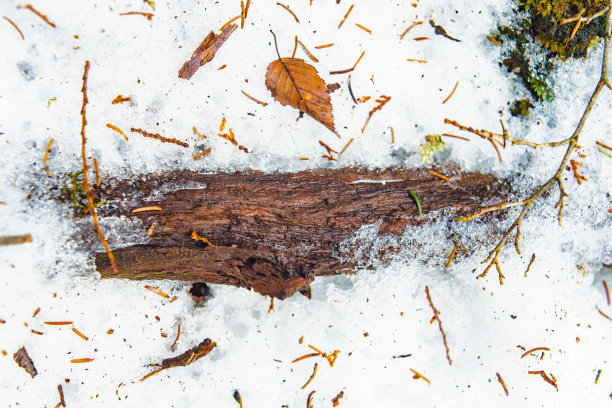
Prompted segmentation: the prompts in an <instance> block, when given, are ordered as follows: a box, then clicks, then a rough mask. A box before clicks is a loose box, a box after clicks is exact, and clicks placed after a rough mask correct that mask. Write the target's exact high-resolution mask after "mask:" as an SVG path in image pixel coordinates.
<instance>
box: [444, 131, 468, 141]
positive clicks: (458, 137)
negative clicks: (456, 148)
mask: <svg viewBox="0 0 612 408" xmlns="http://www.w3.org/2000/svg"><path fill="white" fill-rule="evenodd" d="M442 136H446V137H452V138H455V139H461V140H467V141H468V142H469V141H470V139H468V138H467V137H463V136H456V135H451V134H450V133H442Z"/></svg>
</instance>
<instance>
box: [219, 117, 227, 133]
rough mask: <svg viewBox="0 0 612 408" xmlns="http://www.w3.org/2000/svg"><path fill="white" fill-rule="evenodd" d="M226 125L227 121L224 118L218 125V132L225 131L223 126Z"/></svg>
mask: <svg viewBox="0 0 612 408" xmlns="http://www.w3.org/2000/svg"><path fill="white" fill-rule="evenodd" d="M226 123H227V119H226V118H225V117H223V118H221V124H220V125H219V130H220V131H221V132H223V131H224V130H225V124H226Z"/></svg>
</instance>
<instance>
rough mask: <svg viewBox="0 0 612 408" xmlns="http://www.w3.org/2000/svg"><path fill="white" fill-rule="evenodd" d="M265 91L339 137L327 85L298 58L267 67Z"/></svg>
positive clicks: (315, 71) (283, 59)
mask: <svg viewBox="0 0 612 408" xmlns="http://www.w3.org/2000/svg"><path fill="white" fill-rule="evenodd" d="M266 87H267V88H268V89H269V90H270V92H272V96H273V97H274V99H275V100H277V101H278V102H280V103H281V104H282V105H285V106H286V105H289V106H292V107H294V108H296V109H298V110H299V111H300V112H303V113H306V114H308V115H309V116H311V117H312V118H313V119H315V120H316V121H317V122H319V123H321V124H322V125H324V126H325V127H326V128H328V129H329V130H331V131H332V132H334V133H335V134H336V136H338V137H340V135H339V134H338V132H336V128H335V125H334V115H333V113H332V105H331V99H330V97H329V90H328V88H327V87H326V85H325V81H324V80H323V79H322V78H321V77H320V76H319V74H318V73H317V70H316V69H315V67H313V66H312V65H310V64H308V63H306V62H304V60H301V59H298V58H282V59H280V60H275V61H272V62H271V63H270V65H268V71H267V72H266Z"/></svg>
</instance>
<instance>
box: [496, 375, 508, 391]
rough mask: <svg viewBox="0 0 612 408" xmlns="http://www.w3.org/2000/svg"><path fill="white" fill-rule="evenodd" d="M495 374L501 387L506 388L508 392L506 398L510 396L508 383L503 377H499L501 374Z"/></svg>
mask: <svg viewBox="0 0 612 408" xmlns="http://www.w3.org/2000/svg"><path fill="white" fill-rule="evenodd" d="M495 374H496V375H497V381H499V383H500V384H501V386H502V387H503V388H504V391H505V392H506V396H508V395H510V393H509V392H508V387H506V382H505V381H504V379H503V378H502V377H501V375H499V373H495Z"/></svg>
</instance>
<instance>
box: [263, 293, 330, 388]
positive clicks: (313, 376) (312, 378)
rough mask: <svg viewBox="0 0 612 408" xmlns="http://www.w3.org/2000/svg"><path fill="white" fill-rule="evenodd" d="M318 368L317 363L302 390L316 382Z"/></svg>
mask: <svg viewBox="0 0 612 408" xmlns="http://www.w3.org/2000/svg"><path fill="white" fill-rule="evenodd" d="M272 299H274V298H272ZM318 366H319V364H318V363H315V365H314V370H313V372H312V375H311V376H310V378H309V379H308V381H306V384H304V385H302V389H304V388H306V387H308V384H310V383H311V382H312V380H314V378H315V375H316V374H317V367H318Z"/></svg>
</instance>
